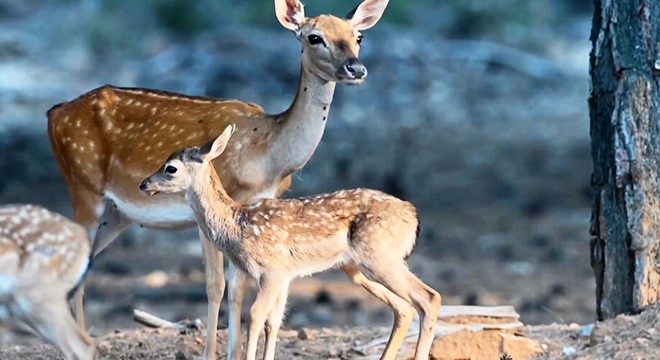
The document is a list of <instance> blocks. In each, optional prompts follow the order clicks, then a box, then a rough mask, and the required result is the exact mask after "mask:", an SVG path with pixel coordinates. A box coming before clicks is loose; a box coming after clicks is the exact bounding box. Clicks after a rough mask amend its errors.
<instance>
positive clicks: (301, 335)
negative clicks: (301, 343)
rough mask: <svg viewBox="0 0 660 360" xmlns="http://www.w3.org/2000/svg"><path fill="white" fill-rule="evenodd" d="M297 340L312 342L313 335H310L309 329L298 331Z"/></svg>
mask: <svg viewBox="0 0 660 360" xmlns="http://www.w3.org/2000/svg"><path fill="white" fill-rule="evenodd" d="M298 339H300V340H310V341H311V340H314V335H312V334H311V332H310V330H309V329H304V328H303V329H300V330H298Z"/></svg>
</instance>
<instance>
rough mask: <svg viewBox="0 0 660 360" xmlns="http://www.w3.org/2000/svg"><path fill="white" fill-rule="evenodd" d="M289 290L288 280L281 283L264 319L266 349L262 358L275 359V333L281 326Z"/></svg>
mask: <svg viewBox="0 0 660 360" xmlns="http://www.w3.org/2000/svg"><path fill="white" fill-rule="evenodd" d="M288 292H289V282H288V281H287V282H284V283H283V284H282V285H281V288H280V290H279V293H278V294H277V298H276V299H275V303H274V304H273V307H272V310H271V311H270V313H269V314H268V317H267V319H266V331H265V333H266V345H265V346H266V349H265V351H264V357H263V360H274V359H275V346H276V344H277V333H278V332H279V330H280V326H282V320H283V319H284V312H285V310H286V298H287V296H288Z"/></svg>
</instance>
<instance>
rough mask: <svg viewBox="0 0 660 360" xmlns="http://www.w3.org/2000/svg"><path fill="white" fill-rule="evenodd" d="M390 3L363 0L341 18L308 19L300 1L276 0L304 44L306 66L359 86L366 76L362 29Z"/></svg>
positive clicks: (323, 75)
mask: <svg viewBox="0 0 660 360" xmlns="http://www.w3.org/2000/svg"><path fill="white" fill-rule="evenodd" d="M388 2H389V0H364V1H363V2H362V3H361V4H360V5H358V6H357V7H356V8H355V9H354V10H353V11H351V12H350V13H349V14H348V15H347V16H346V18H345V19H340V18H338V17H335V16H332V15H320V16H317V17H314V18H306V17H305V12H304V10H303V4H302V3H301V2H300V1H299V0H275V13H276V15H277V19H278V20H279V21H280V24H282V26H284V27H285V28H287V29H289V30H291V31H293V32H294V34H295V35H296V38H298V40H300V42H301V43H302V47H303V56H302V64H303V67H304V68H306V69H308V70H309V71H310V72H311V73H313V74H316V75H317V76H319V77H320V78H321V79H323V80H325V81H335V82H340V83H344V84H348V85H357V84H360V83H361V82H362V81H363V80H364V79H365V78H366V77H367V68H366V67H365V66H364V65H363V64H362V62H361V61H360V60H359V59H358V55H359V52H360V43H361V42H362V35H361V34H360V31H361V30H366V29H369V28H371V27H372V26H374V25H376V23H377V22H378V20H380V18H381V16H382V15H383V12H385V8H386V7H387V3H388Z"/></svg>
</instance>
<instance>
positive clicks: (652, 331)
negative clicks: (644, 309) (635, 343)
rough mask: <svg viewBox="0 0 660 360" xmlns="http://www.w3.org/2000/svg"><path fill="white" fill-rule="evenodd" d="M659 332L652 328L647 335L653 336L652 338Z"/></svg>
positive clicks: (647, 331)
mask: <svg viewBox="0 0 660 360" xmlns="http://www.w3.org/2000/svg"><path fill="white" fill-rule="evenodd" d="M657 332H658V330H656V329H654V328H650V329H647V330H646V333H647V334H649V335H651V336H653V335H655V334H656V333H657Z"/></svg>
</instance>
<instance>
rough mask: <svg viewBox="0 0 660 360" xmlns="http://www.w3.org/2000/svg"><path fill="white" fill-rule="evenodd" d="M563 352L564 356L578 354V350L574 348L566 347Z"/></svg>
mask: <svg viewBox="0 0 660 360" xmlns="http://www.w3.org/2000/svg"><path fill="white" fill-rule="evenodd" d="M562 352H563V353H564V355H566V356H570V355H575V353H577V349H576V348H575V347H573V346H565V347H564V349H563V350H562Z"/></svg>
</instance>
